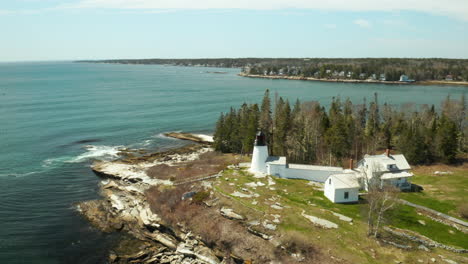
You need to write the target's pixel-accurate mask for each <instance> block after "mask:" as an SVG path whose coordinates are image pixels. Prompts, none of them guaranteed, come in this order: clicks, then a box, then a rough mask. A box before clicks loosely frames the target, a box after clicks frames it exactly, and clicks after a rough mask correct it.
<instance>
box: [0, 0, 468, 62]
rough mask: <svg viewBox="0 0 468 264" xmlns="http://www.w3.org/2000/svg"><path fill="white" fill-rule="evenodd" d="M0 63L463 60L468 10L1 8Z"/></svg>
mask: <svg viewBox="0 0 468 264" xmlns="http://www.w3.org/2000/svg"><path fill="white" fill-rule="evenodd" d="M0 34H1V35H0V36H1V37H0V61H2V62H10V61H47V60H81V59H139V58H226V57H234V58H239V57H350V58H353V57H354V58H355V57H413V58H420V57H443V58H465V59H468V0H444V1H442V0H406V1H401V0H400V1H398V0H393V1H390V0H320V1H317V0H191V1H190V0H61V1H59V0H1V1H0Z"/></svg>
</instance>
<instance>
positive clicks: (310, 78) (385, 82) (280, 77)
mask: <svg viewBox="0 0 468 264" xmlns="http://www.w3.org/2000/svg"><path fill="white" fill-rule="evenodd" d="M238 76H242V77H248V78H260V79H278V80H300V81H317V82H341V83H369V84H392V85H421V84H424V85H466V86H468V82H457V81H436V80H430V81H415V82H400V81H379V80H356V79H318V78H313V77H303V76H278V75H257V74H245V73H239V74H238Z"/></svg>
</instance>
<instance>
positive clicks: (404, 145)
mask: <svg viewBox="0 0 468 264" xmlns="http://www.w3.org/2000/svg"><path fill="white" fill-rule="evenodd" d="M409 109H411V111H409ZM466 121H467V117H466V100H465V96H464V95H462V96H461V98H460V100H456V99H452V98H450V96H447V98H446V99H445V100H444V101H443V102H442V104H441V109H440V111H436V109H435V106H434V105H432V106H427V105H423V106H420V107H418V108H415V107H410V106H408V105H406V106H404V107H400V108H397V107H394V106H391V105H389V104H387V103H384V104H379V102H378V95H377V94H374V98H373V99H372V100H371V101H370V102H369V103H367V102H366V99H365V98H364V99H363V102H362V103H359V104H353V103H352V102H351V101H350V100H349V99H345V100H342V99H341V98H340V97H334V98H333V99H332V101H331V104H330V107H329V108H328V109H326V108H325V107H324V106H322V105H321V104H320V103H318V102H300V101H299V100H297V101H296V102H295V103H294V105H293V106H291V104H290V102H289V101H288V100H287V99H284V98H282V97H278V96H275V99H274V102H272V100H271V98H270V92H269V90H266V91H265V95H264V97H263V100H262V103H261V104H260V105H259V104H246V103H244V104H242V106H241V107H240V108H239V109H235V108H231V109H230V111H229V112H228V113H221V115H220V117H219V119H218V121H217V123H216V128H215V133H214V148H215V149H216V150H218V151H221V152H232V153H241V154H250V153H251V152H252V149H253V144H254V140H255V134H256V132H257V130H260V131H262V132H263V133H264V134H265V135H266V138H267V143H268V146H269V151H270V154H271V155H275V156H286V157H287V158H288V161H289V162H294V163H306V164H312V163H314V164H323V165H343V164H344V161H345V160H348V159H349V158H353V159H355V160H358V159H361V158H362V156H363V155H365V154H374V153H377V152H378V151H382V150H383V149H386V148H389V149H394V150H396V151H398V152H401V153H402V154H404V155H405V156H406V158H407V160H408V161H409V162H410V163H411V164H429V163H434V162H442V163H454V162H456V161H457V154H459V153H466V152H467V140H466V135H467V131H466V130H467V128H466Z"/></svg>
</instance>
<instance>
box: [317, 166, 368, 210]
mask: <svg viewBox="0 0 468 264" xmlns="http://www.w3.org/2000/svg"><path fill="white" fill-rule="evenodd" d="M323 187H324V194H325V197H327V198H328V199H329V200H330V201H332V202H334V203H354V202H357V201H358V200H359V188H360V185H359V182H358V179H357V174H356V173H352V172H351V173H343V174H334V175H331V176H330V177H328V178H327V180H326V181H325V183H324V186H323Z"/></svg>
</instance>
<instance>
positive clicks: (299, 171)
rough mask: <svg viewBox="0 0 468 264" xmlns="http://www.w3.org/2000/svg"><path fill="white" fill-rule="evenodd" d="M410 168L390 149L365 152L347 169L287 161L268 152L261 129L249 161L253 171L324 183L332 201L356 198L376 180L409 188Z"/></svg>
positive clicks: (347, 201)
mask: <svg viewBox="0 0 468 264" xmlns="http://www.w3.org/2000/svg"><path fill="white" fill-rule="evenodd" d="M410 169H411V167H410V166H409V164H408V162H407V161H406V159H405V157H404V156H403V155H401V154H399V155H391V154H390V151H389V150H387V151H386V153H384V154H382V155H373V156H371V155H366V156H365V157H364V158H363V159H362V160H361V161H359V162H358V163H357V167H356V168H354V166H353V160H350V164H349V168H348V169H344V168H341V167H329V166H316V165H305V164H293V163H288V162H287V160H286V157H276V156H269V155H268V146H267V144H266V140H265V135H264V134H263V133H261V132H259V133H257V136H256V139H255V145H254V149H253V154H252V163H251V165H250V172H252V173H261V174H267V175H272V176H277V177H280V178H287V179H304V180H309V181H315V182H320V183H323V184H324V194H325V196H326V197H327V198H328V199H329V200H330V201H332V202H334V203H353V202H357V201H358V200H359V190H365V189H367V188H368V184H369V183H375V182H376V181H380V182H379V183H378V184H380V186H383V185H385V184H391V185H394V186H396V187H398V188H400V189H402V190H406V189H409V188H411V183H410V181H409V178H410V177H412V176H413V174H412V173H410V172H409V170H410Z"/></svg>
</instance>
